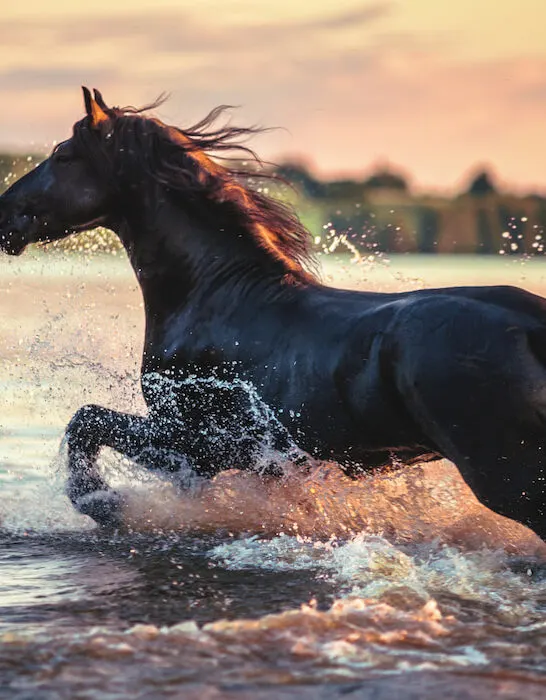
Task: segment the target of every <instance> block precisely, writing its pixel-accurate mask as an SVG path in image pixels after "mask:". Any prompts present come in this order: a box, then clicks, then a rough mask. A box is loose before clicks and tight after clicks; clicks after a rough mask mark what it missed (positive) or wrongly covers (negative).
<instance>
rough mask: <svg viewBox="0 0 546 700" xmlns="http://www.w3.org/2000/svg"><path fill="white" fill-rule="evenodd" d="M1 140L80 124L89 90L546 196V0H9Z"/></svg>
mask: <svg viewBox="0 0 546 700" xmlns="http://www.w3.org/2000/svg"><path fill="white" fill-rule="evenodd" d="M1 26H2V32H1V34H2V41H1V43H0V104H1V109H0V148H2V149H9V150H12V151H22V152H35V151H37V150H38V151H39V150H43V149H45V148H48V147H49V146H51V144H52V143H53V142H54V141H56V140H57V141H59V140H62V139H63V138H66V137H67V136H68V135H69V134H70V129H71V126H72V123H73V122H74V121H76V120H77V119H78V118H80V117H81V115H82V111H83V103H82V97H81V89H80V85H82V84H83V85H88V86H89V87H96V88H99V89H100V90H101V91H102V93H103V96H104V97H105V100H106V102H107V103H109V104H112V105H128V104H131V105H141V104H145V103H148V102H150V101H152V100H153V99H154V98H155V97H157V96H158V95H159V94H160V93H162V92H167V93H170V99H169V101H168V102H167V103H166V104H164V105H163V106H161V107H160V108H159V109H158V110H157V111H156V114H157V116H159V117H160V118H162V119H163V120H165V121H167V122H169V123H172V124H176V125H178V126H182V127H183V126H184V125H190V124H192V123H193V122H196V121H198V120H199V119H200V118H201V117H202V116H204V114H205V113H206V112H208V111H209V110H210V109H211V108H213V107H214V106H216V105H218V104H231V105H237V106H238V109H237V110H236V112H235V114H234V117H233V120H234V121H235V122H237V123H239V124H241V125H248V124H260V125H263V126H274V127H282V128H280V129H277V130H273V131H271V132H268V133H267V134H266V135H263V136H260V137H259V138H258V139H257V140H256V141H255V142H254V146H255V148H256V150H257V151H258V152H259V153H260V155H261V156H263V157H264V158H268V159H273V160H276V161H277V162H278V161H280V160H283V159H285V158H291V159H302V160H305V161H306V162H307V163H309V164H310V165H311V166H312V167H313V168H315V170H316V171H317V173H318V174H320V175H321V176H324V177H339V176H355V177H358V176H361V175H362V174H365V173H366V172H370V170H372V169H373V168H375V167H377V166H378V165H381V166H383V165H389V166H390V167H393V168H396V169H399V170H401V171H402V172H404V173H407V174H408V176H409V177H410V182H411V183H412V185H413V186H414V188H415V189H417V190H429V191H455V190H457V189H458V188H460V187H461V186H462V185H463V184H464V182H465V181H466V179H467V178H468V176H469V172H471V171H472V170H473V169H475V168H478V167H481V166H487V167H490V168H491V169H492V170H493V172H495V173H496V174H497V177H498V180H499V183H500V185H501V186H502V187H505V188H511V189H515V190H517V191H521V192H525V191H539V192H542V193H546V140H545V139H544V137H543V131H544V128H545V127H546V1H545V0H518V1H517V2H516V1H515V0H457V1H456V2H451V1H450V0H444V1H443V2H442V1H441V0H365V1H363V0H360V1H356V0H336V2H335V3H334V2H331V0H328V1H326V0H299V1H298V2H295V1H294V0H274V1H273V0H131V1H130V2H125V0H116V2H112V0H93V2H92V3H70V4H69V3H66V0H20V1H19V2H13V1H12V2H7V0H5V1H4V2H3V7H2V24H1Z"/></svg>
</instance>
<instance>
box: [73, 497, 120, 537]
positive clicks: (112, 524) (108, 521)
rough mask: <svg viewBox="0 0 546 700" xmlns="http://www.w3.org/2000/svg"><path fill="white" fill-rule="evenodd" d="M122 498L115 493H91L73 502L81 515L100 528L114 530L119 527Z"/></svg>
mask: <svg viewBox="0 0 546 700" xmlns="http://www.w3.org/2000/svg"><path fill="white" fill-rule="evenodd" d="M121 504H122V498H121V496H120V495H119V493H117V492H116V491H110V490H108V491H92V492H91V493H88V494H86V495H85V496H80V497H79V498H78V499H76V500H75V501H74V506H75V508H76V510H78V511H79V512H80V513H81V514H82V515H88V516H89V517H90V518H93V520H94V521H95V522H96V523H97V524H98V525H100V527H103V528H108V529H112V530H115V529H117V528H119V527H120V526H121V523H122V517H121Z"/></svg>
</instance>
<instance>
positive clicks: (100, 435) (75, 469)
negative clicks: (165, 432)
mask: <svg viewBox="0 0 546 700" xmlns="http://www.w3.org/2000/svg"><path fill="white" fill-rule="evenodd" d="M153 434H154V427H153V424H152V422H151V421H150V420H149V419H148V418H142V417H140V416H133V415H130V414H127V413H119V412H118V411H113V410H111V409H108V408H103V407H102V406H95V405H89V406H83V407H82V408H80V409H79V410H78V411H77V412H76V414H75V415H74V417H73V418H72V420H71V421H70V423H69V424H68V427H67V429H66V439H67V443H68V471H69V476H68V483H67V487H66V493H67V495H68V497H69V498H70V500H71V501H72V503H73V505H74V507H75V508H76V509H77V510H78V511H79V512H80V513H83V514H84V515H88V516H90V517H91V518H93V520H95V521H96V522H97V523H99V524H100V525H104V526H109V527H115V526H116V525H118V524H119V517H120V513H119V511H120V498H119V495H118V494H116V493H115V492H114V491H112V490H111V489H110V488H109V486H108V485H107V484H106V482H105V481H104V479H103V478H102V477H101V475H100V474H99V471H98V469H97V464H96V460H97V456H98V453H99V450H100V448H101V447H102V446H105V447H111V448H113V449H114V450H116V451H118V452H121V453H122V454H124V455H125V456H127V457H130V458H135V457H137V456H138V455H139V454H140V453H141V452H142V451H143V450H145V449H146V448H148V447H149V446H150V444H151V442H152V436H153Z"/></svg>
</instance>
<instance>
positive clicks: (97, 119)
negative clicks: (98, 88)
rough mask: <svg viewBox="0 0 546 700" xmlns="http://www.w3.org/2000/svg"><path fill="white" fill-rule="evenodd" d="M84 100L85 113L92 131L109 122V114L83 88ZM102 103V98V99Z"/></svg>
mask: <svg viewBox="0 0 546 700" xmlns="http://www.w3.org/2000/svg"><path fill="white" fill-rule="evenodd" d="M82 90H83V100H84V102H85V111H86V112H87V116H88V117H89V125H90V126H91V128H92V129H100V128H101V126H103V125H104V124H105V123H106V122H107V121H108V120H109V117H108V114H107V113H106V112H105V111H104V109H103V108H102V107H101V105H100V104H99V103H98V102H97V100H95V99H93V97H92V96H91V93H90V92H89V90H88V89H87V88H86V87H84V86H82ZM99 96H100V93H99ZM100 99H101V102H102V101H103V100H102V97H101V98H100Z"/></svg>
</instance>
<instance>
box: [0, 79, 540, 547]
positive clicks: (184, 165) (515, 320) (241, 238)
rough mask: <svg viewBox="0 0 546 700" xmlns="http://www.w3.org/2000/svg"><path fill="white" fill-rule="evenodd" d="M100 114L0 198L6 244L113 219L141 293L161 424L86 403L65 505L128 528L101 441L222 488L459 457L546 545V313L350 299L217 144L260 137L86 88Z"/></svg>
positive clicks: (89, 116)
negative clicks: (288, 473)
mask: <svg viewBox="0 0 546 700" xmlns="http://www.w3.org/2000/svg"><path fill="white" fill-rule="evenodd" d="M84 95H85V104H86V116H85V117H84V118H83V119H82V120H81V121H79V122H77V123H76V124H75V125H74V131H73V136H72V137H71V138H70V139H68V140H67V141H65V142H63V143H62V144H60V145H59V146H58V147H57V148H56V149H55V150H54V152H53V153H52V155H51V156H50V158H48V159H47V160H46V161H44V162H43V163H42V164H41V165H39V166H38V167H37V168H36V169H35V170H33V171H32V172H31V173H29V174H27V175H26V176H24V177H23V178H21V180H19V181H18V182H16V183H15V184H14V185H13V186H12V187H11V188H10V189H9V190H8V191H7V192H5V193H4V195H2V197H1V198H0V246H1V247H2V248H3V249H4V250H5V251H6V252H8V253H11V254H19V253H21V252H22V251H23V249H24V248H25V246H26V245H27V244H28V243H31V242H35V241H42V240H55V239H58V238H62V237H64V236H66V235H69V234H70V233H72V232H75V231H79V230H84V229H87V228H92V227H94V226H98V225H104V226H108V227H109V228H111V229H112V230H113V231H115V232H116V233H117V234H118V236H119V237H120V239H121V241H122V243H123V245H124V246H125V249H126V250H127V253H128V256H129V259H130V261H131V264H132V266H133V269H134V271H135V273H136V276H137V278H138V281H139V283H140V287H141V289H142V294H143V299H144V307H145V314H146V334H145V342H144V354H143V361H142V389H143V392H144V397H145V399H146V403H147V406H148V409H149V413H148V415H147V416H145V417H141V416H133V415H129V414H122V413H119V412H116V411H113V410H110V409H106V408H102V407H100V406H85V407H83V408H82V409H80V410H79V411H78V412H77V413H76V415H75V416H74V417H73V419H72V421H71V422H70V424H69V426H68V428H67V441H68V449H69V472H70V473H69V479H68V485H67V493H68V495H69V496H70V498H71V500H72V502H73V503H74V505H75V507H76V508H77V509H78V510H79V511H81V512H82V513H86V514H88V515H90V516H91V517H92V518H94V519H95V520H96V521H97V522H99V523H101V524H107V525H115V524H116V523H117V522H118V517H119V512H118V511H119V497H118V496H117V495H116V494H115V493H114V492H112V491H111V490H110V489H109V488H108V486H107V484H106V483H105V482H104V480H103V478H102V476H101V475H100V473H99V471H98V469H97V466H96V459H97V456H98V454H99V451H100V448H101V447H102V446H109V447H112V448H114V449H115V450H118V451H119V452H121V453H123V454H125V455H128V456H129V457H131V458H133V459H135V460H136V461H138V462H139V463H141V464H143V465H144V466H151V467H154V468H158V467H159V468H163V469H164V470H165V471H173V470H176V469H178V468H179V467H180V464H181V463H187V462H189V464H190V465H191V466H192V468H193V469H194V470H195V471H196V472H198V473H200V474H204V475H207V476H210V475H213V474H215V473H217V472H218V471H219V470H221V469H225V468H229V467H233V466H237V467H239V468H248V469H250V468H257V469H259V470H260V471H261V472H263V473H270V474H278V473H281V472H282V469H283V464H285V463H286V461H287V460H290V461H295V462H296V463H297V464H300V465H301V467H302V468H305V465H306V464H308V463H310V462H312V460H313V459H315V458H318V459H325V458H327V459H335V460H337V461H338V462H339V463H340V464H341V465H342V467H343V468H344V469H345V470H347V471H348V472H349V473H351V474H354V475H358V474H359V473H361V472H363V471H365V470H366V469H369V468H370V467H373V466H380V465H383V464H386V463H390V462H391V461H392V459H393V458H394V459H395V460H397V461H399V462H402V463H410V462H411V461H414V460H416V459H419V458H430V457H434V456H439V455H441V456H445V457H447V458H449V459H451V460H452V461H453V462H455V464H456V465H457V466H458V468H459V470H460V471H461V474H462V475H463V477H464V479H465V480H466V482H467V483H468V484H469V485H470V487H471V488H472V489H473V491H474V492H475V494H476V495H477V497H478V498H479V499H480V500H481V501H482V503H484V504H486V505H488V506H489V507H490V508H492V509H493V510H496V511H497V512H499V513H501V514H503V515H507V516H509V517H513V518H515V519H517V520H520V521H521V522H524V523H526V524H528V525H529V526H531V527H532V528H534V529H535V530H536V531H537V532H538V533H539V534H541V535H542V536H543V537H544V536H546V521H545V514H544V510H545V507H546V495H545V488H546V487H545V480H544V478H545V474H544V465H545V460H546V457H545V456H544V451H545V448H546V432H545V419H546V301H545V300H544V299H542V298H540V297H537V296H534V295H532V294H530V293H528V292H525V291H523V290H520V289H516V288H510V287H458V288H450V289H436V290H423V291H415V292H407V293H400V294H376V293H367V292H353V291H346V290H341V289H333V288H330V287H326V286H324V285H322V284H320V283H319V281H318V280H317V279H316V278H315V276H314V275H313V274H312V273H310V272H309V271H308V270H307V269H306V267H307V263H309V262H311V258H312V256H311V248H310V239H309V235H308V233H307V231H306V230H305V229H304V227H303V226H302V225H301V223H300V222H299V221H298V220H297V218H296V217H295V216H294V215H293V214H292V213H291V212H290V211H289V210H288V209H287V208H286V207H284V206H283V205H282V204H280V203H278V202H275V201H274V200H272V199H270V198H269V197H267V196H266V195H264V194H263V193H261V192H260V191H258V190H257V189H252V188H250V187H248V186H244V185H243V184H241V179H240V177H239V176H240V175H241V173H238V172H236V171H234V170H230V169H229V168H228V167H224V166H223V165H220V164H218V163H217V162H215V161H213V160H211V158H210V157H209V156H208V154H207V151H222V150H224V149H228V148H231V147H233V141H234V139H235V140H236V139H237V138H238V137H240V136H245V135H246V134H247V133H249V131H251V130H245V129H237V128H233V127H226V128H221V127H215V126H214V121H215V118H216V117H217V116H218V113H217V112H215V113H213V114H212V115H209V117H208V118H206V119H204V120H203V121H202V122H201V123H200V124H198V125H196V126H195V127H193V128H192V129H186V130H180V129H176V128H174V127H169V126H166V125H165V124H163V123H162V122H160V121H158V120H156V119H152V118H149V117H147V116H146V115H145V114H143V113H142V112H141V111H138V110H134V109H118V108H109V107H108V106H107V105H106V104H105V103H104V101H103V100H102V97H101V96H100V93H98V92H95V96H94V98H93V97H92V96H91V94H90V93H89V92H88V91H87V90H85V89H84Z"/></svg>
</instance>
